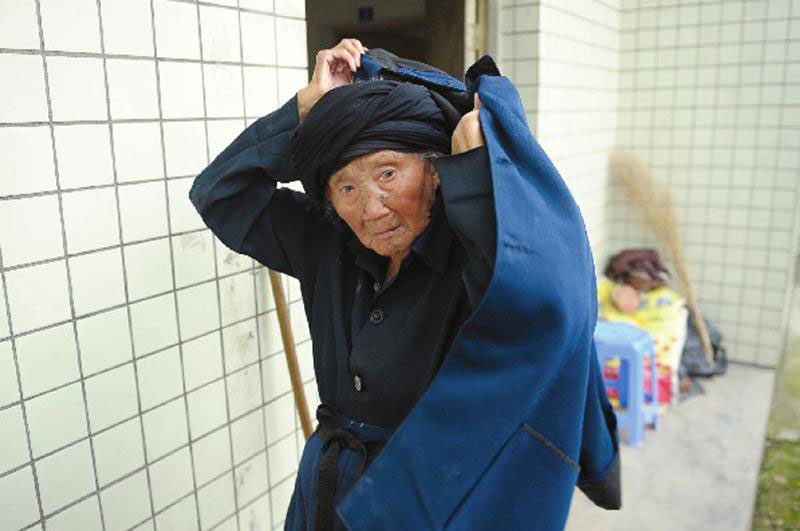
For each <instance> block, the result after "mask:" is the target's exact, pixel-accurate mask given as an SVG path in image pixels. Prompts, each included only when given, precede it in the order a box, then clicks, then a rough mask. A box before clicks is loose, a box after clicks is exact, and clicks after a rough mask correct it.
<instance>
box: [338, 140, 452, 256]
mask: <svg viewBox="0 0 800 531" xmlns="http://www.w3.org/2000/svg"><path fill="white" fill-rule="evenodd" d="M438 185H439V179H438V176H437V175H436V170H435V169H434V168H433V165H432V164H428V163H426V162H425V161H423V160H422V159H420V158H419V157H418V156H416V155H413V154H408V153H399V152H397V151H387V150H384V151H375V152H373V153H369V154H367V155H364V156H362V157H359V158H357V159H356V160H353V161H352V162H350V163H349V164H348V165H347V166H345V167H344V168H342V169H341V170H339V171H337V172H336V173H334V174H333V175H332V176H331V178H330V179H329V180H328V188H327V190H326V196H327V197H328V199H329V200H330V202H331V203H332V204H333V207H334V209H336V213H337V214H339V217H341V218H342V219H343V220H344V221H345V222H346V223H347V224H348V225H349V226H350V229H351V230H352V231H353V232H354V233H355V235H356V236H357V237H358V239H359V240H360V241H361V243H362V244H363V245H364V246H365V247H367V248H369V249H372V250H373V251H375V252H376V253H378V254H379V255H382V256H395V257H402V256H405V254H407V253H408V251H409V250H410V249H411V245H412V243H414V239H415V238H416V237H417V236H418V235H419V234H420V233H421V232H422V231H423V230H425V227H426V226H427V225H428V221H429V219H430V210H431V206H432V205H433V201H434V199H435V192H436V187H437V186H438Z"/></svg>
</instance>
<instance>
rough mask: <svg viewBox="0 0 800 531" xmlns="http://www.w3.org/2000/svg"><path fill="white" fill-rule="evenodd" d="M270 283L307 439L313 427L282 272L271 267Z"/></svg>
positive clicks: (301, 423) (298, 408)
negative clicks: (284, 291)
mask: <svg viewBox="0 0 800 531" xmlns="http://www.w3.org/2000/svg"><path fill="white" fill-rule="evenodd" d="M269 283H270V284H271V285H272V298H273V299H275V310H276V311H277V313H278V324H279V325H280V327H281V338H282V339H283V351H284V352H285V353H286V365H287V366H288V367H289V377H290V378H291V380H292V389H293V391H294V403H295V405H296V406H297V414H298V415H299V416H300V425H301V426H302V427H303V435H305V437H306V440H308V438H309V437H311V433H312V431H313V429H312V427H311V417H310V416H309V414H308V402H307V401H306V392H305V390H304V388H303V378H302V376H301V375H300V365H299V364H298V363H297V351H296V349H295V348H294V336H293V335H292V324H291V321H290V320H289V306H288V304H287V303H286V297H284V295H283V282H282V281H281V274H280V273H278V272H277V271H273V270H272V269H270V270H269Z"/></svg>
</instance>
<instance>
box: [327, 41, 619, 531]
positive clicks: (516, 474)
mask: <svg viewBox="0 0 800 531" xmlns="http://www.w3.org/2000/svg"><path fill="white" fill-rule="evenodd" d="M362 63H363V65H364V66H363V74H362V75H364V76H368V77H378V76H392V77H395V78H398V77H399V78H401V79H408V80H410V81H415V82H419V83H423V84H426V85H428V86H430V87H432V88H434V89H441V90H442V92H443V93H445V94H446V95H448V94H449V95H448V98H449V97H454V98H455V99H460V101H462V102H463V101H471V100H470V95H471V92H472V91H477V92H478V93H479V95H480V99H481V101H482V103H483V106H482V108H481V111H480V120H481V126H482V128H483V134H484V137H485V140H486V145H487V148H488V152H489V158H490V164H491V173H492V183H493V187H494V203H495V209H496V219H497V254H496V261H495V266H494V273H493V276H492V279H491V282H490V284H489V287H488V288H487V291H486V293H485V295H484V298H483V300H482V301H481V303H480V305H479V306H478V307H477V308H476V310H475V311H474V313H473V314H472V315H471V316H470V318H469V319H468V320H467V321H466V322H465V323H464V325H463V327H462V328H461V330H460V331H459V333H458V335H457V336H456V338H455V340H454V341H453V344H452V347H451V349H450V351H449V353H448V355H447V359H446V360H445V362H444V365H443V366H442V368H441V369H440V371H439V373H438V374H437V375H436V377H435V378H434V380H433V382H432V383H431V385H430V387H429V388H428V389H427V391H426V392H425V394H424V395H423V396H422V398H421V399H420V400H419V402H418V403H417V404H416V406H415V407H414V409H413V410H412V411H411V413H410V414H409V415H408V417H406V419H405V420H404V421H403V423H402V424H401V425H400V427H399V428H398V429H397V431H396V432H395V434H394V435H393V436H392V438H391V439H390V440H389V441H388V443H387V445H386V446H385V447H384V449H383V451H382V452H381V453H380V454H379V455H378V457H377V458H376V459H375V461H374V462H373V463H372V464H371V465H370V466H369V468H368V469H367V471H366V472H365V474H364V475H363V476H362V477H361V479H360V480H359V481H358V482H357V483H356V485H355V486H354V487H353V489H352V490H351V491H350V492H349V493H348V495H347V496H346V497H345V498H344V500H343V501H342V502H341V503H340V504H339V506H338V507H337V510H338V511H339V514H340V516H341V518H342V520H343V521H344V522H345V523H346V524H347V525H348V526H349V527H350V528H351V529H359V530H360V529H369V530H376V529H404V530H406V529H408V530H412V529H413V530H418V529H491V528H494V529H503V530H506V529H509V530H516V529H541V530H553V529H561V528H563V527H564V525H565V522H566V518H567V514H568V511H569V506H570V501H571V499H572V495H573V491H574V487H575V485H576V484H577V485H578V487H580V488H581V489H582V490H583V491H584V493H585V494H587V495H588V496H589V497H590V498H591V499H592V500H593V501H594V502H595V503H596V504H598V505H600V506H603V507H605V508H619V506H620V492H619V487H620V484H619V477H620V476H619V473H620V468H619V451H618V448H619V447H618V442H617V433H616V421H615V417H614V413H613V411H612V409H611V406H610V404H609V402H608V399H607V398H606V394H605V388H604V385H603V380H602V375H601V372H600V367H599V365H598V362H597V358H596V354H595V346H594V341H593V331H594V327H595V323H596V321H597V297H596V286H595V273H594V263H593V259H592V253H591V249H590V248H589V242H588V238H587V235H586V230H585V228H584V224H583V219H582V218H581V214H580V212H579V210H578V207H577V205H576V203H575V201H574V199H573V197H572V195H571V194H570V192H569V190H568V189H567V186H566V185H565V184H564V181H563V180H562V179H561V177H560V175H559V174H558V171H557V170H556V169H555V167H554V166H553V164H552V163H551V162H550V160H549V158H548V157H547V155H546V154H545V153H544V151H543V150H542V148H541V147H540V146H539V144H538V143H537V141H536V140H535V139H534V137H533V136H532V134H531V132H530V129H529V127H528V124H527V121H526V117H525V112H524V110H523V106H522V102H521V101H520V97H519V94H518V93H517V90H516V89H515V88H514V86H513V84H512V83H511V82H510V81H509V80H508V79H507V78H505V77H501V76H499V75H498V72H497V71H496V68H495V67H494V63H493V62H492V61H491V60H490V59H488V58H484V59H482V60H481V61H479V62H478V63H476V65H474V66H473V67H472V68H471V69H470V71H468V73H467V81H468V83H467V86H465V85H463V84H461V83H460V82H459V81H457V80H455V79H453V78H452V77H450V76H447V75H446V74H443V73H441V72H438V71H430V70H426V69H421V68H419V67H418V66H417V65H413V64H412V65H411V66H408V63H406V64H405V65H402V64H398V63H392V62H391V61H389V62H388V63H387V62H385V61H384V62H379V61H376V60H375V59H373V58H371V57H369V56H364V57H363V59H362ZM462 107H463V106H462Z"/></svg>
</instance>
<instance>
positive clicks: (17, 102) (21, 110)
mask: <svg viewBox="0 0 800 531" xmlns="http://www.w3.org/2000/svg"><path fill="white" fill-rule="evenodd" d="M0 77H2V78H3V79H15V80H16V83H13V84H12V83H0V116H2V117H3V121H4V122H43V121H46V120H47V98H46V95H45V88H44V67H43V65H42V60H41V58H39V57H36V56H32V55H20V54H14V53H4V54H2V55H0Z"/></svg>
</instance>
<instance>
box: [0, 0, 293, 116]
mask: <svg viewBox="0 0 800 531" xmlns="http://www.w3.org/2000/svg"><path fill="white" fill-rule="evenodd" d="M173 1H174V0H173ZM186 3H187V4H191V5H194V0H190V1H189V2H186ZM256 13H258V14H261V15H266V14H269V13H266V12H264V13H261V12H256ZM276 16H277V15H276ZM278 18H286V19H291V20H298V19H294V18H292V17H287V16H278ZM0 54H15V55H42V51H41V50H38V49H35V48H3V47H0ZM44 55H45V57H75V58H92V59H102V58H103V57H106V58H108V59H125V60H128V61H152V60H153V59H155V61H156V62H160V63H164V62H169V63H188V64H199V63H200V61H201V60H200V59H191V58H188V57H169V56H155V57H152V56H146V55H132V54H119V53H110V54H105V55H104V54H102V53H97V52H74V51H65V50H52V49H51V50H44ZM205 62H206V64H218V65H227V66H239V65H240V64H244V66H258V67H272V68H277V66H278V65H277V63H274V64H273V63H247V62H244V63H242V62H238V63H237V62H236V61H227V60H214V61H205ZM283 68H287V69H290V70H300V69H302V68H304V67H300V66H285V67H283ZM128 120H139V121H141V120H149V121H154V120H153V119H152V118H149V119H146V118H128ZM167 120H169V119H167Z"/></svg>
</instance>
